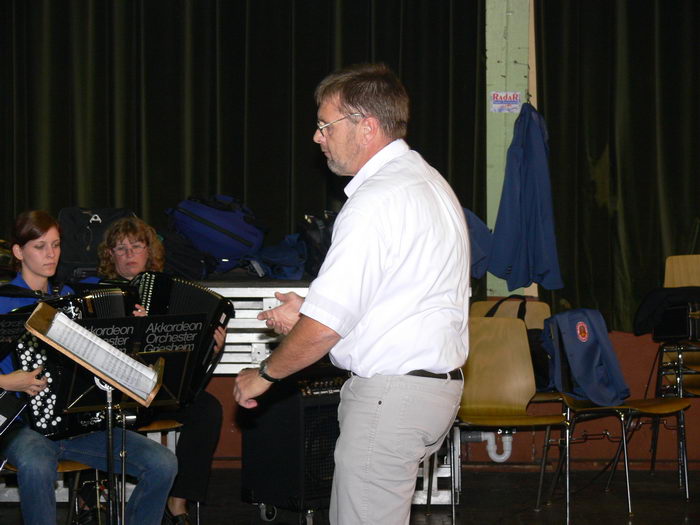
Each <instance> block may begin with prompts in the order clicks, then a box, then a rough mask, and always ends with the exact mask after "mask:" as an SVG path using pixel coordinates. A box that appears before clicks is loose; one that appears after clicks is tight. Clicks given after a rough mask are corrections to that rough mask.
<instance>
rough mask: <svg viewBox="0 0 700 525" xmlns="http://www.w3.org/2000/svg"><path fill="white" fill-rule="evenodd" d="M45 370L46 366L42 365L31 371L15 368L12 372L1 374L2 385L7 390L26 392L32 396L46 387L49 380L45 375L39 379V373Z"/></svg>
mask: <svg viewBox="0 0 700 525" xmlns="http://www.w3.org/2000/svg"><path fill="white" fill-rule="evenodd" d="M43 371H44V367H43V366H40V367H38V368H35V369H34V370H32V371H31V372H25V371H23V370H15V371H14V372H12V373H10V374H5V375H1V376H0V378H1V381H0V386H2V388H4V389H5V390H11V391H13V392H24V393H26V394H29V395H30V396H35V395H37V394H38V393H39V392H41V391H42V390H44V389H45V388H46V385H47V384H48V380H47V379H46V378H45V377H42V378H41V379H37V377H36V376H37V375H39V374H41V373H42V372H43Z"/></svg>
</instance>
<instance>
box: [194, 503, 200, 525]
mask: <svg viewBox="0 0 700 525" xmlns="http://www.w3.org/2000/svg"><path fill="white" fill-rule="evenodd" d="M199 507H200V504H199V501H197V502H195V508H196V509H197V510H196V512H197V517H196V522H197V525H199Z"/></svg>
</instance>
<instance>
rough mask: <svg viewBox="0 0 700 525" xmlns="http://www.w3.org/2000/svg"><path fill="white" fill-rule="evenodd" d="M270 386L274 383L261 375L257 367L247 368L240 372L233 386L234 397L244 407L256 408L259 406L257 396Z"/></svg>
mask: <svg viewBox="0 0 700 525" xmlns="http://www.w3.org/2000/svg"><path fill="white" fill-rule="evenodd" d="M270 386H272V383H270V382H269V381H267V380H266V379H263V378H262V377H260V374H258V369H257V368H246V369H244V370H241V371H240V372H239V373H238V377H237V378H236V383H235V384H234V386H233V398H234V399H235V400H236V403H238V404H239V405H241V406H242V407H243V408H255V407H256V406H258V402H257V401H256V400H255V398H256V397H258V396H259V395H261V394H264V393H265V392H266V391H267V389H268V388H270Z"/></svg>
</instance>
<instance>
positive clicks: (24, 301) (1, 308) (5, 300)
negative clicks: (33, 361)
mask: <svg viewBox="0 0 700 525" xmlns="http://www.w3.org/2000/svg"><path fill="white" fill-rule="evenodd" d="M10 284H14V285H15V286H20V287H22V288H26V289H27V290H31V288H30V287H29V285H28V284H27V283H26V282H25V280H24V279H23V278H22V274H21V273H18V274H17V275H16V276H15V278H14V279H12V281H10ZM72 293H73V289H72V288H70V287H69V286H64V287H63V288H61V291H60V293H59V295H70V294H72ZM38 300H39V298H38V297H1V296H0V314H6V313H9V312H11V311H12V310H14V309H15V308H19V307H21V306H28V305H30V304H34V303H36V302H37V301H38ZM14 370H15V367H14V364H13V363H12V354H11V353H10V354H8V355H6V356H5V358H4V359H3V360H2V361H0V373H3V374H9V373H11V372H14Z"/></svg>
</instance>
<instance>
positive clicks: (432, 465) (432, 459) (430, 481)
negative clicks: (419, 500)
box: [423, 452, 437, 514]
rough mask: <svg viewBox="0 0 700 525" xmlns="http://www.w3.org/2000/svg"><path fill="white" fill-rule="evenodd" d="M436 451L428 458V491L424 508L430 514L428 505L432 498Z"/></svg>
mask: <svg viewBox="0 0 700 525" xmlns="http://www.w3.org/2000/svg"><path fill="white" fill-rule="evenodd" d="M436 458H437V452H435V453H434V454H433V455H432V456H430V457H429V458H428V493H427V494H426V510H427V512H428V514H430V505H431V503H432V500H433V474H434V473H435V460H436ZM423 470H424V472H423V484H425V467H423Z"/></svg>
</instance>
